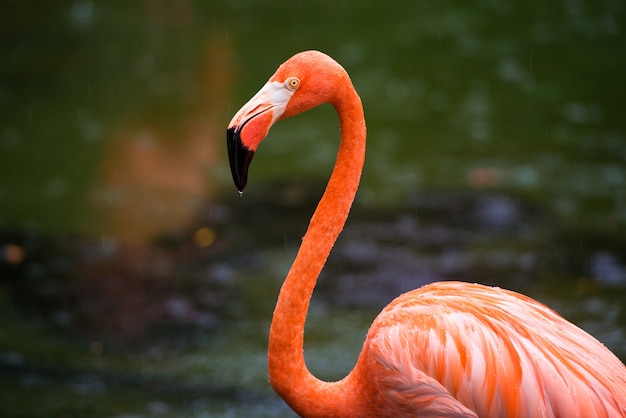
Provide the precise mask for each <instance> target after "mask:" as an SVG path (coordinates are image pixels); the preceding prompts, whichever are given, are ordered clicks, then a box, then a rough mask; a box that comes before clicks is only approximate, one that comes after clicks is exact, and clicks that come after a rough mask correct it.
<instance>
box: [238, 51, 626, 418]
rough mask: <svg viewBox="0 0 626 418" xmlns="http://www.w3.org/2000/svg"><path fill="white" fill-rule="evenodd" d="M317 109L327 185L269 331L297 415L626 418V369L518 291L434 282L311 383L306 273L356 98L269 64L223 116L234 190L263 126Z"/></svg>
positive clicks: (357, 169) (342, 79)
mask: <svg viewBox="0 0 626 418" xmlns="http://www.w3.org/2000/svg"><path fill="white" fill-rule="evenodd" d="M326 102H328V103H330V104H332V105H333V106H334V108H335V109H336V111H337V113H338V115H339V121H340V125H341V142H340V146H339V152H338V156H337V161H336V163H335V167H334V169H333V173H332V176H331V178H330V180H329V183H328V186H327V188H326V191H325V193H324V195H323V197H322V198H321V200H320V202H319V205H318V207H317V209H316V211H315V213H314V215H313V217H312V219H311V222H310V224H309V228H308V230H307V232H306V235H305V236H304V238H303V240H302V245H301V246H300V250H299V252H298V255H297V256H296V259H295V261H294V263H293V265H292V266H291V270H290V271H289V273H288V275H287V278H286V279H285V282H284V284H283V286H282V288H281V290H280V295H279V297H278V302H277V304H276V309H275V311H274V316H273V319H272V325H271V329H270V337H269V353H268V355H269V358H268V361H269V377H270V383H271V385H272V386H273V388H274V390H275V391H276V392H277V393H278V394H279V395H280V396H282V397H283V399H284V400H285V401H286V402H287V403H288V404H289V405H290V406H291V408H293V410H294V411H296V412H297V413H298V414H300V415H301V416H303V417H418V416H420V417H478V416H480V417H533V418H536V417H568V418H571V417H581V418H583V417H585V418H588V417H607V418H608V417H611V418H614V417H626V367H624V364H623V363H622V362H621V361H620V360H619V359H618V358H617V357H616V356H615V355H614V354H613V353H611V352H610V351H609V350H608V349H607V348H605V347H604V345H602V344H601V343H600V342H599V341H598V340H596V339H595V338H593V337H592V336H591V335H589V334H587V333H586V332H585V331H583V330H581V329H580V328H578V327H576V326H575V325H573V324H572V323H570V322H568V321H566V320H565V319H563V318H562V317H561V316H559V315H558V314H556V313H555V312H554V311H552V310H551V309H549V308H547V307H546V306H544V305H542V304H541V303H539V302H537V301H535V300H533V299H530V298H528V297H526V296H524V295H520V294H518V293H514V292H511V291H507V290H503V289H500V288H494V287H488V286H483V285H479V284H470V283H461V282H444V283H433V284H430V285H427V286H424V287H422V288H419V289H416V290H413V291H411V292H408V293H405V294H403V295H401V296H399V297H398V298H396V299H395V300H394V301H393V302H391V303H390V304H389V305H388V306H387V307H386V308H385V309H383V311H382V312H381V313H380V314H379V315H378V317H377V318H376V319H375V320H374V322H373V324H372V326H371V328H370V329H369V332H368V334H367V337H366V340H365V343H364V344H363V349H362V351H361V354H360V355H359V358H358V360H357V363H356V365H355V367H354V369H353V370H352V371H351V372H350V373H349V374H348V376H346V377H345V378H343V379H342V380H340V381H338V382H324V381H321V380H319V379H317V378H316V377H314V376H313V375H312V374H311V373H310V372H309V370H308V369H307V367H306V364H305V361H304V355H303V343H304V341H303V336H304V324H305V320H306V315H307V310H308V306H309V300H310V297H311V294H312V292H313V288H314V286H315V283H316V281H317V277H318V275H319V273H320V271H321V270H322V268H323V266H324V264H325V262H326V259H327V257H328V254H329V253H330V250H331V248H332V246H333V244H334V243H335V240H336V238H337V236H338V235H339V233H340V232H341V230H342V228H343V226H344V223H345V220H346V218H347V216H348V212H349V210H350V206H351V205H352V202H353V200H354V196H355V193H356V190H357V187H358V183H359V179H360V175H361V169H362V167H363V162H364V156H365V136H366V135H365V120H364V117H363V108H362V105H361V100H360V98H359V96H358V94H357V92H356V91H355V89H354V87H353V85H352V82H351V81H350V78H349V76H348V74H347V73H346V71H345V70H344V69H343V68H342V67H341V66H340V65H339V64H338V63H337V62H335V61H334V60H333V59H332V58H330V57H329V56H327V55H325V54H323V53H321V52H317V51H306V52H302V53H299V54H297V55H295V56H293V57H292V58H290V59H289V60H287V61H286V62H285V63H284V64H282V65H281V66H280V67H279V68H278V70H277V71H276V73H275V74H274V75H273V76H272V77H271V78H270V79H269V81H268V82H267V83H266V84H265V85H264V86H263V88H261V90H260V91H259V92H258V93H257V94H256V95H255V96H254V97H253V98H252V99H250V101H249V102H248V103H246V104H245V105H244V106H243V108H242V109H241V110H239V112H237V114H236V115H235V117H234V118H233V119H232V121H231V122H230V125H229V127H228V131H227V137H228V139H227V142H228V152H229V157H230V164H231V170H232V174H233V179H234V181H235V184H236V186H237V188H238V189H239V191H240V192H241V191H243V189H244V187H245V186H246V181H247V172H248V166H249V164H250V161H251V159H252V157H253V155H254V152H255V151H256V149H257V147H258V145H259V143H260V142H261V141H262V140H263V139H264V138H265V136H266V135H267V133H268V131H269V129H270V127H271V126H272V124H273V123H274V122H276V121H278V120H280V119H283V118H287V117H290V116H293V115H296V114H298V113H301V112H304V111H306V110H309V109H311V108H313V107H315V106H317V105H319V104H322V103H326Z"/></svg>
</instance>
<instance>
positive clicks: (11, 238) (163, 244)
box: [0, 0, 626, 417]
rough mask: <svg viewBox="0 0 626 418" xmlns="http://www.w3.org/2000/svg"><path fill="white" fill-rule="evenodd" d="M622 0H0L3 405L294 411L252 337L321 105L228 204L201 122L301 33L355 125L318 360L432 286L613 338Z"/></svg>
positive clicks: (292, 126)
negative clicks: (360, 124)
mask: <svg viewBox="0 0 626 418" xmlns="http://www.w3.org/2000/svg"><path fill="white" fill-rule="evenodd" d="M625 8H626V6H625V5H624V3H623V2H622V1H619V0H603V1H599V2H596V1H590V0H561V1H558V2H542V1H526V2H521V1H512V0H481V1H476V2H471V3H468V2H453V1H448V0H423V1H412V2H402V1H387V2H384V4H382V3H380V2H367V1H358V2H357V1H350V0H346V1H341V0H340V1H318V2H304V1H289V2H287V1H276V2H261V1H245V0H236V1H211V2H200V1H191V0H188V1H159V0H146V1H143V2H134V3H128V2H121V1H107V2H104V1H87V0H84V1H73V2H68V1H59V2H23V1H11V0H8V1H7V0H5V1H4V2H3V4H2V7H1V9H2V13H0V56H1V59H0V387H1V390H0V415H1V416H6V417H50V416H63V417H72V416H85V415H88V416H94V417H130V416H132V417H140V416H165V417H168V416H172V417H181V416H190V417H191V416H193V417H227V416H228V417H230V416H258V417H262V416H285V417H287V416H294V415H293V414H292V413H291V412H290V411H289V409H288V408H287V407H286V406H284V404H283V403H282V401H281V400H280V399H278V398H277V397H276V396H275V395H274V394H273V392H272V391H271V389H270V388H269V384H268V383H267V377H266V364H265V347H266V343H267V329H268V327H269V321H270V317H271V313H272V308H273V304H274V302H275V299H276V295H277V292H278V287H279V285H280V282H281V280H282V278H283V277H284V275H285V273H286V271H287V269H288V267H289V265H290V262H291V260H292V258H293V255H294V254H295V250H296V249H297V245H298V242H299V239H300V237H301V236H302V234H303V232H304V228H306V225H307V223H308V219H309V216H310V214H311V213H312V211H313V209H314V206H315V203H316V200H317V199H318V198H319V196H320V194H321V191H322V190H323V186H324V184H325V181H326V179H327V177H328V175H329V173H330V169H331V167H332V163H333V160H334V155H335V152H336V147H337V137H338V133H337V131H338V123H337V119H336V116H335V115H334V114H333V110H332V108H331V107H330V106H322V107H320V108H319V109H315V110H314V111H311V112H308V113H307V114H304V115H300V116H298V117H297V118H293V119H289V120H286V121H283V122H281V123H280V124H278V125H277V126H275V127H274V128H273V129H272V131H271V133H270V137H269V140H268V141H266V142H264V143H263V145H262V147H261V148H260V149H259V151H258V153H257V156H256V157H255V160H254V162H253V164H252V167H251V172H250V181H249V183H248V190H247V191H246V194H245V195H244V197H243V198H239V196H238V194H237V193H236V191H235V188H234V186H233V185H232V182H231V179H230V173H229V168H228V162H227V161H226V149H225V128H226V126H227V124H228V121H229V120H230V117H232V115H233V114H234V113H235V112H236V111H237V109H238V108H239V107H240V106H241V105H242V104H243V103H245V101H246V100H247V99H248V98H249V97H251V96H252V95H253V94H254V93H255V92H256V91H257V90H258V89H259V88H260V87H261V86H262V84H263V83H264V82H265V81H266V80H267V78H268V77H269V76H270V75H271V74H272V73H273V72H274V70H275V69H276V67H277V66H278V65H279V64H280V63H282V62H283V61H284V60H285V59H287V58H288V57H290V56H291V55H293V54H294V53H296V52H298V51H301V50H305V49H319V50H321V51H324V52H326V53H328V54H329V55H331V56H333V57H334V58H335V59H336V60H337V61H339V62H340V63H341V64H342V65H343V66H344V67H345V68H346V69H347V71H348V72H349V73H350V75H351V77H352V79H353V82H354V84H355V86H356V88H357V90H358V91H359V93H360V95H361V97H362V99H363V103H364V106H365V114H366V118H367V124H368V154H367V160H366V166H365V169H364V173H363V179H362V186H361V189H360V190H359V194H358V196H357V202H356V204H355V207H354V210H353V214H352V216H351V218H350V219H349V221H348V225H347V227H346V231H345V234H344V235H343V236H342V237H341V239H340V241H339V242H338V243H337V247H336V249H335V250H336V251H335V252H334V253H333V254H332V255H331V258H330V259H329V262H328V268H327V270H326V271H325V273H324V274H323V275H322V277H321V279H320V283H319V289H318V292H316V294H315V295H314V298H313V303H312V307H311V312H310V315H309V317H310V320H309V322H308V323H307V343H306V347H307V349H306V355H307V361H308V362H309V363H310V366H311V369H312V370H313V371H314V372H315V373H316V374H318V375H319V376H320V377H323V378H328V379H332V378H339V377H341V376H343V375H344V374H345V373H347V371H348V370H350V368H351V367H352V365H353V364H354V362H355V361H356V356H357V353H358V352H359V350H360V345H361V343H362V340H363V338H364V335H365V332H366V330H367V325H368V324H369V323H370V322H371V320H372V319H373V317H374V316H375V315H376V313H377V312H378V311H379V310H380V309H381V308H382V306H384V305H385V304H386V303H388V302H389V301H390V300H391V299H392V298H393V297H394V296H395V295H397V294H399V293H400V292H402V291H406V290H409V289H411V288H414V287H417V286H419V285H421V284H424V283H427V282H429V281H432V280H443V279H448V278H449V279H464V280H468V281H476V282H482V283H488V284H496V285H499V286H503V287H507V288H510V289H514V290H517V291H520V292H522V293H525V294H528V295H530V296H532V297H534V298H536V299H538V300H541V301H543V302H545V303H547V304H548V305H550V306H551V307H553V308H554V309H556V310H557V311H559V312H560V313H561V314H562V315H564V316H565V317H566V318H568V319H570V320H572V321H573V322H575V323H577V324H578V325H580V326H581V327H583V328H584V329H586V330H587V331H588V332H590V333H591V334H593V335H594V336H596V337H597V338H599V339H600V340H601V341H603V342H604V343H605V344H606V345H607V346H608V347H609V348H610V349H611V350H613V351H614V352H615V353H616V354H617V355H618V356H620V357H621V358H622V359H624V358H626V311H625V308H624V302H623V301H624V300H625V299H626V298H625V297H626V119H625V117H624V114H625V110H626V108H625V106H624V104H623V100H624V93H625V91H626V90H625V88H624V76H625V75H626V34H625V31H626V16H625V13H626V10H625ZM35 399H37V402H33V400H35Z"/></svg>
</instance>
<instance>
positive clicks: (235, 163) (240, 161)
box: [226, 127, 254, 193]
mask: <svg viewBox="0 0 626 418" xmlns="http://www.w3.org/2000/svg"><path fill="white" fill-rule="evenodd" d="M226 144H227V146H228V160H229V161H230V172H231V174H232V175H233V181H234V182H235V187H237V190H239V193H243V190H244V189H245V188H246V184H247V183H248V167H249V166H250V162H251V161H252V157H254V151H251V150H249V149H248V148H247V147H246V146H245V145H244V144H243V142H241V138H240V137H239V129H237V127H230V128H228V129H227V130H226Z"/></svg>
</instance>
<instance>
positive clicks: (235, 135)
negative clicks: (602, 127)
mask: <svg viewBox="0 0 626 418" xmlns="http://www.w3.org/2000/svg"><path fill="white" fill-rule="evenodd" d="M262 99H263V98H262V97H257V96H255V97H253V98H252V99H251V100H250V101H249V102H248V103H246V104H245V105H244V106H243V107H242V108H241V110H240V111H239V112H237V114H236V115H235V117H234V118H233V120H232V121H231V122H230V125H229V126H228V129H226V145H227V147H228V159H229V161H230V171H231V174H232V175H233V181H234V182H235V186H236V187H237V190H239V192H240V193H242V192H243V189H245V187H246V184H247V182H248V167H250V162H251V161H252V157H254V152H255V151H256V148H257V146H258V145H259V143H260V142H261V141H262V140H263V139H264V138H265V136H266V135H267V132H268V131H269V129H270V127H271V126H272V123H273V122H274V115H273V111H272V108H273V107H274V106H272V104H271V103H267V102H266V101H264V100H262Z"/></svg>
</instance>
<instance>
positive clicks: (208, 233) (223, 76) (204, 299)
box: [79, 32, 232, 338]
mask: <svg viewBox="0 0 626 418" xmlns="http://www.w3.org/2000/svg"><path fill="white" fill-rule="evenodd" d="M230 51H231V46H230V44H229V42H228V38H227V36H226V34H225V32H224V33H223V35H219V34H214V36H212V38H211V41H210V42H209V45H208V47H207V54H206V61H205V63H204V67H205V70H204V71H203V74H205V77H204V78H203V82H202V84H203V90H204V94H203V95H202V96H203V97H206V99H205V100H203V103H202V104H201V105H200V106H198V107H197V108H196V109H195V110H193V111H192V112H191V114H190V115H189V116H188V117H186V118H185V120H182V121H181V122H180V125H179V126H178V127H177V128H175V129H173V131H174V132H176V133H172V132H171V131H168V132H164V131H160V130H159V128H157V127H156V126H158V124H154V125H153V126H151V125H150V124H148V123H145V122H143V121H134V120H130V121H127V122H126V123H124V124H121V125H120V126H118V127H117V128H115V129H114V130H112V134H111V136H110V137H109V138H108V139H107V140H106V144H107V149H106V150H105V152H104V154H103V155H104V157H103V160H102V163H101V172H100V185H99V187H98V188H97V193H96V199H95V201H96V205H97V206H98V210H99V211H100V213H102V217H103V218H104V220H103V229H102V236H103V242H107V243H108V244H107V245H106V246H108V247H109V248H113V254H111V253H110V251H109V252H108V253H107V251H103V252H102V254H101V256H100V257H97V258H96V259H95V260H92V261H90V262H89V263H88V264H85V266H84V273H83V277H84V278H85V279H87V280H84V287H83V289H82V290H81V294H82V297H81V298H80V301H79V304H80V305H81V306H80V309H81V311H82V313H83V315H85V316H86V318H87V320H88V322H89V323H90V324H91V325H92V326H94V327H95V329H97V330H99V331H102V330H104V331H108V332H110V334H112V335H118V336H121V337H130V338H133V337H136V336H140V335H142V333H144V331H146V330H147V329H149V328H150V327H151V326H153V325H154V324H155V323H158V322H163V321H165V322H167V320H168V319H169V320H178V321H183V322H189V323H192V324H194V325H198V324H200V325H202V324H205V325H206V324H210V323H211V319H210V318H208V317H207V316H206V315H205V314H204V312H205V311H210V310H211V307H210V306H209V307H207V306H206V305H207V304H211V303H212V302H211V301H213V300H214V299H215V298H214V297H213V296H214V295H213V294H211V292H212V290H211V286H210V285H205V284H195V285H190V284H189V283H185V281H184V280H181V278H180V276H181V272H180V271H179V270H180V266H181V264H184V263H188V262H189V258H190V257H191V258H193V257H195V258H196V259H199V258H202V259H207V258H208V256H209V255H210V253H211V250H212V249H211V248H207V247H210V246H212V245H214V242H215V241H216V239H217V237H216V236H215V234H216V233H215V229H214V228H213V227H212V226H211V225H201V226H200V227H196V228H195V229H196V232H195V235H194V232H193V231H191V232H188V231H189V229H190V227H191V226H192V225H193V223H194V222H197V219H198V218H199V209H200V207H201V206H202V205H203V204H206V201H207V200H208V199H210V197H211V195H212V194H213V193H214V191H215V187H216V184H215V182H214V181H213V180H212V178H211V176H210V174H209V173H210V170H211V168H212V167H213V166H214V165H215V164H216V162H217V161H218V156H219V155H220V154H219V153H218V151H217V150H218V148H217V147H218V146H221V145H222V143H223V133H224V127H223V125H224V122H223V119H224V115H223V109H226V108H227V106H226V105H225V104H226V102H227V100H228V98H229V91H230V86H231V79H232V65H231V62H232V61H231V59H230ZM185 233H188V234H189V235H190V236H189V240H188V241H189V243H191V247H192V248H191V249H189V248H183V249H181V248H175V249H166V248H163V247H159V246H157V245H155V241H156V240H157V239H158V238H159V237H162V236H163V235H164V234H178V235H180V234H185ZM185 245H186V244H185ZM103 246H105V245H103ZM199 251H204V252H203V253H202V254H198V252H199ZM185 260H186V261H185ZM185 280H186V279H185ZM203 280H205V281H206V282H209V281H210V280H211V278H210V277H204V278H203ZM193 286H195V288H194V290H193V291H190V288H192V287H193ZM194 298H196V299H194ZM203 304H204V305H203ZM181 307H182V308H181ZM183 308H184V309H183Z"/></svg>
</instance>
